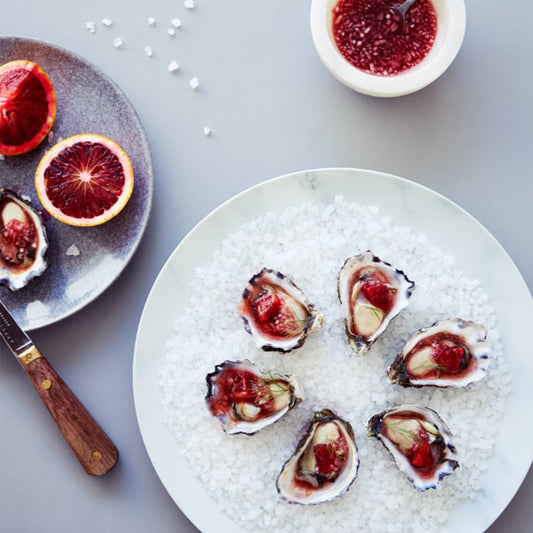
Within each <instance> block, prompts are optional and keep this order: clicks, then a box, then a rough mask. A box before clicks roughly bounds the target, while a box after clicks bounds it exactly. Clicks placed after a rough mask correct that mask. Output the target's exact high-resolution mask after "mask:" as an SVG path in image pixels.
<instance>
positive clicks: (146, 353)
mask: <svg viewBox="0 0 533 533" xmlns="http://www.w3.org/2000/svg"><path fill="white" fill-rule="evenodd" d="M298 180H302V181H306V180H307V185H305V186H307V187H309V191H308V193H307V194H308V195H311V196H314V195H316V194H319V193H317V192H316V191H315V190H313V186H314V185H313V184H315V185H316V183H317V182H318V184H319V186H321V185H322V182H333V181H334V180H338V181H340V182H344V183H345V184H348V182H349V181H350V180H355V181H356V182H358V184H359V185H365V186H366V185H372V188H373V187H374V186H375V185H377V188H376V190H375V193H370V194H375V197H376V198H375V202H373V203H375V204H376V205H378V207H380V210H381V212H382V214H385V215H387V214H388V213H387V212H386V211H384V210H383V207H382V206H381V205H380V201H381V198H380V195H389V196H390V195H391V194H392V196H394V190H395V189H398V191H401V192H402V193H403V194H407V196H408V200H411V199H412V198H413V197H416V196H420V195H422V197H424V198H427V199H432V200H434V201H435V202H437V203H438V204H439V205H441V206H443V207H442V208H443V209H447V210H449V211H450V215H449V217H450V219H458V221H459V222H461V223H464V224H466V226H467V228H468V231H466V232H465V233H466V234H467V235H466V238H468V236H469V235H468V234H469V233H472V234H474V235H475V236H476V237H479V238H480V240H481V241H482V242H480V243H479V246H486V247H487V248H488V250H489V251H491V252H493V253H495V254H496V255H497V256H498V257H497V259H498V260H497V261H496V263H497V264H498V265H500V264H501V265H504V267H505V269H506V274H507V275H508V276H509V277H510V278H509V279H510V282H511V283H510V285H508V286H509V287H510V291H511V294H512V295H513V297H516V298H518V301H519V303H520V305H521V309H523V311H524V312H523V313H521V315H522V316H523V317H524V324H526V323H527V320H533V301H532V300H531V296H530V295H529V290H528V288H527V285H526V283H525V281H524V280H523V278H522V276H521V274H520V272H519V271H518V269H517V268H516V266H515V265H514V263H513V262H512V260H511V258H510V257H509V256H508V254H507V252H506V251H505V250H504V249H503V247H502V246H501V245H500V244H499V243H498V241H497V240H496V239H495V238H494V237H493V236H492V235H491V234H490V232H489V231H488V230H487V229H486V228H484V226H482V225H481V223H479V222H478V221H477V220H476V219H475V218H474V217H473V216H472V215H470V214H469V213H468V212H466V211H465V210H464V209H462V208H461V207H460V206H458V205H457V204H455V203H454V202H452V201H451V200H449V199H447V198H446V197H444V196H442V195H441V194H439V193H437V192H435V191H433V190H431V189H429V188H427V187H425V186H423V185H420V184H417V183H415V182H412V181H410V180H407V179H405V178H400V177H398V176H394V175H391V174H386V173H383V172H377V171H372V170H365V169H350V168H323V169H316V170H308V171H301V172H293V173H289V174H285V175H283V176H279V177H277V178H273V179H270V180H267V181H264V182H262V183H259V184H258V185H255V186H253V187H251V188H249V189H247V190H245V191H243V192H241V193H239V194H237V195H236V196H234V197H232V198H230V199H229V200H227V201H226V202H224V203H223V204H221V205H220V206H219V207H218V208H216V209H215V210H213V211H212V212H211V213H210V214H208V215H207V216H206V217H205V218H204V219H203V220H201V221H200V222H199V223H198V224H197V225H196V226H195V227H194V228H193V229H192V230H191V231H190V232H189V233H188V234H187V235H186V236H185V238H184V239H183V240H182V241H181V242H180V243H179V245H178V246H177V247H176V249H175V250H174V251H173V252H172V254H171V255H170V257H169V258H168V260H167V261H166V263H165V265H164V266H163V268H162V269H161V271H160V273H159V275H158V277H157V279H156V280H155V282H154V284H153V287H152V289H151V291H150V293H149V295H148V297H147V300H146V303H145V306H144V309H143V313H142V316H141V319H140V322H139V327H138V330H137V336H136V341H135V349H134V359H133V368H132V378H133V392H134V402H135V412H136V416H137V421H138V424H139V428H140V432H141V435H142V439H143V443H144V445H145V448H146V450H147V453H148V455H149V457H150V460H151V462H152V464H153V466H154V469H155V471H156V473H157V475H158V476H159V478H160V480H161V482H162V484H163V486H164V487H165V489H166V490H167V492H168V493H169V494H170V496H171V497H172V499H173V500H174V502H175V503H176V504H177V505H178V507H179V508H180V509H181V510H182V511H183V512H184V513H185V514H186V515H187V517H188V518H189V519H190V520H191V521H192V522H193V524H194V525H195V526H196V527H197V528H199V529H200V530H201V531H202V532H203V533H214V532H217V533H218V532H224V533H225V532H228V533H229V532H232V533H233V532H235V531H239V532H241V531H244V530H242V529H241V528H239V527H238V526H236V525H235V524H233V522H231V520H230V519H229V518H228V517H226V516H225V515H223V514H222V513H220V512H219V511H218V509H217V508H216V504H215V502H214V501H213V500H212V499H211V498H210V497H209V495H208V494H207V492H206V490H205V488H204V487H203V485H202V483H201V482H200V481H199V480H198V479H196V478H194V476H193V475H192V472H191V471H190V467H189V465H188V462H187V461H186V460H185V459H184V458H182V457H179V456H178V455H177V453H176V452H175V451H173V447H175V446H176V444H177V443H176V442H175V440H174V437H173V436H172V434H171V433H170V431H169V430H168V429H167V428H166V427H165V426H164V425H163V423H162V421H161V419H160V417H157V416H154V412H160V409H161V405H160V397H159V386H158V383H157V375H158V373H159V369H160V367H161V364H162V362H163V361H164V347H165V344H166V341H167V340H168V339H169V338H170V336H171V335H172V322H173V320H174V318H175V317H176V316H177V313H176V314H172V315H171V316H170V313H169V311H172V307H173V306H174V305H175V304H174V303H173V302H172V301H170V300H174V298H172V299H169V298H168V297H167V296H168V289H169V287H168V286H164V284H166V283H167V282H169V281H170V282H171V283H175V284H176V285H175V286H174V287H172V288H173V289H177V287H178V285H177V284H178V281H177V280H176V279H175V278H173V277H172V273H171V270H172V268H174V267H176V268H178V269H180V268H181V269H183V268H185V267H183V265H181V266H180V263H182V262H183V260H184V259H186V257H183V254H184V253H185V252H184V250H185V251H187V250H186V248H187V247H188V246H190V243H191V242H192V243H194V241H195V239H197V238H198V237H199V236H202V237H204V236H205V235H202V234H203V233H205V231H206V229H207V230H211V229H212V230H214V233H216V234H218V238H216V239H215V240H214V241H212V242H210V243H208V244H205V242H204V245H205V246H206V249H207V250H208V251H209V254H210V253H211V252H212V251H213V250H214V249H215V248H216V247H217V246H218V245H219V243H220V241H219V240H218V239H219V238H223V236H224V232H225V231H226V230H225V228H221V227H220V224H219V225H218V226H216V224H217V223H220V221H221V219H223V218H224V217H226V218H228V217H229V218H233V217H234V216H235V213H234V212H233V211H232V210H233V208H235V207H236V206H237V207H238V205H237V204H238V203H239V202H241V201H242V200H243V199H253V198H255V200H256V201H257V200H258V199H259V196H262V197H263V198H262V201H264V202H265V203H266V205H268V201H267V200H265V199H264V198H265V197H266V195H265V194H261V193H264V192H265V190H271V189H276V188H277V189H278V192H279V188H281V187H283V188H285V189H286V187H287V185H290V186H295V187H296V186H297V182H298ZM314 182H315V183H314ZM359 182H360V183H359ZM365 182H368V183H365ZM370 182H372V183H370ZM295 183H296V185H295ZM352 185H353V184H352ZM345 192H346V191H338V194H343V193H344V194H345ZM365 194H366V193H365ZM308 199H309V198H308V197H306V198H303V199H302V201H304V200H308ZM347 199H348V200H349V201H355V199H354V198H350V197H347ZM252 203H253V202H252ZM362 203H366V204H367V203H368V202H362ZM257 214H258V215H259V214H262V211H260V212H259V213H257ZM439 214H441V213H439ZM406 216H411V215H406ZM237 220H238V217H237V218H236V219H235V220H234V223H237V222H236V221H237ZM245 221H246V220H242V221H241V222H240V223H242V222H245ZM393 222H394V217H393ZM448 222H449V221H448ZM416 231H420V230H418V229H417V230H416ZM462 238H463V237H462ZM206 253H207V252H206ZM206 253H204V255H206ZM194 260H195V258H193V261H192V262H193V263H194ZM196 260H197V258H196ZM194 266H196V264H194V265H193V267H192V271H194ZM189 268H190V267H189ZM172 280H173V281H172ZM187 281H190V280H187ZM486 289H487V290H488V292H489V294H490V293H491V291H490V290H489V289H490V288H489V287H486ZM158 293H159V294H158ZM528 296H529V299H528ZM178 305H179V304H178ZM161 312H162V314H163V315H165V317H164V319H162V318H161V316H159V318H157V319H156V316H155V315H154V313H155V314H156V315H157V314H158V313H159V315H161ZM497 314H498V313H497ZM499 318H500V317H499V316H498V319H499ZM154 327H155V329H154ZM516 338H517V335H516V332H515V331H513V332H512V334H511V335H510V336H508V338H507V339H505V340H503V343H504V349H505V352H506V355H507V356H508V355H509V353H510V345H512V344H513V343H514V342H516V341H515V339H516ZM518 340H519V336H518ZM154 354H155V355H154ZM524 361H525V357H524ZM524 361H522V359H520V360H519V361H518V362H519V363H523V362H524ZM525 362H526V367H525V368H524V369H520V368H519V369H517V372H516V374H517V376H518V377H517V376H514V375H513V380H514V386H515V390H514V392H513V393H512V394H511V395H510V396H509V398H508V400H507V402H506V406H505V411H504V416H503V418H502V421H501V424H500V425H501V426H502V427H501V428H500V430H499V432H498V435H497V437H496V445H495V451H494V454H493V457H492V458H491V459H490V461H489V468H488V470H487V472H489V473H490V474H491V476H492V477H489V476H488V473H487V472H485V475H484V476H483V477H482V489H483V490H482V491H480V492H478V493H477V496H476V498H475V499H474V500H468V501H463V502H461V503H460V504H458V505H457V506H456V507H454V508H453V510H452V511H451V512H450V520H449V521H448V523H447V524H446V525H445V526H444V527H443V529H442V532H443V533H453V531H456V530H457V529H453V528H454V524H455V525H456V524H457V523H459V524H461V525H463V526H464V524H465V523H464V520H465V519H466V520H470V521H471V523H470V524H468V525H469V529H468V530H469V531H471V532H472V533H474V532H476V531H479V532H481V531H484V530H485V529H486V528H488V527H489V526H490V525H491V524H492V523H493V522H494V520H496V518H497V517H498V516H499V515H500V513H501V512H502V511H503V510H504V509H505V507H506V506H507V505H508V503H509V502H510V501H511V499H512V498H513V496H514V495H515V493H516V492H517V490H518V489H519V487H520V484H521V483H522V481H523V479H524V477H525V475H526V474H527V471H528V468H529V465H530V464H531V456H532V453H533V452H532V451H530V450H528V449H527V447H526V448H524V447H522V448H519V449H516V446H517V444H516V443H513V444H512V446H513V447H514V448H513V449H512V450H509V446H508V445H507V443H506V444H505V445H503V441H502V432H503V429H505V427H506V426H507V425H509V424H511V426H512V423H513V420H512V419H513V417H514V416H517V415H515V414H514V410H513V409H511V407H512V405H513V404H514V403H516V402H520V401H524V397H525V400H526V401H527V400H528V396H529V397H531V393H530V392H529V390H527V389H526V387H525V384H524V382H522V381H521V378H520V376H521V375H523V374H525V376H526V378H525V379H526V380H527V379H529V380H530V379H531V373H532V372H531V370H532V368H531V366H532V365H531V363H530V362H529V361H525ZM513 363H516V362H515V361H514V359H513ZM510 366H511V371H512V370H513V366H514V365H510ZM518 366H520V365H518ZM518 370H520V371H518ZM154 379H155V382H154ZM522 426H523V425H522ZM502 428H503V429H502ZM519 431H523V432H526V433H528V434H526V438H529V439H531V438H533V430H532V429H531V428H522V429H520V430H519ZM526 442H528V441H527V440H526ZM529 442H531V440H529ZM509 451H511V452H512V453H511V454H509V456H510V457H512V458H513V464H515V465H517V466H516V467H513V468H511V466H512V465H509V464H508V462H506V460H503V463H504V464H500V463H502V461H501V460H500V459H498V460H496V458H495V457H496V456H498V457H500V455H501V457H503V458H504V459H505V457H506V454H505V452H509ZM509 469H511V472H510V473H509V471H508V470H509ZM502 476H504V477H505V476H506V477H505V482H503V481H502V479H501V478H502ZM494 479H496V480H498V481H499V483H495V482H494ZM183 480H185V481H186V487H185V484H184V483H183ZM472 506H474V509H475V510H476V511H478V512H477V513H472V512H471V511H472ZM474 515H475V516H474Z"/></svg>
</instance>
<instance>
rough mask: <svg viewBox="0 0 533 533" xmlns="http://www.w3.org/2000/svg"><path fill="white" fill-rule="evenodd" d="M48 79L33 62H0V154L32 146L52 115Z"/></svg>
mask: <svg viewBox="0 0 533 533" xmlns="http://www.w3.org/2000/svg"><path fill="white" fill-rule="evenodd" d="M56 107H57V104H56V95H55V92H54V87H53V85H52V82H51V81H50V79H49V78H48V76H47V75H46V74H45V72H44V71H43V70H42V69H41V68H40V67H39V66H38V65H36V64H35V63H32V62H31V61H26V60H17V61H11V62H9V63H5V64H4V65H2V66H0V154H3V155H19V154H25V153H26V152H29V151H30V150H33V149H34V148H35V147H36V146H38V145H39V143H40V142H41V141H42V140H43V139H44V138H45V137H46V135H47V134H48V132H49V131H50V129H51V128H52V124H53V123H54V120H55V116H56Z"/></svg>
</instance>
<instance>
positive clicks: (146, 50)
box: [144, 46, 154, 57]
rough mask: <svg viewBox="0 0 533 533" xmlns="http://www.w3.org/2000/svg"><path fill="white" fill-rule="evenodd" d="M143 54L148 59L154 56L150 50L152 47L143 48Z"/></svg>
mask: <svg viewBox="0 0 533 533" xmlns="http://www.w3.org/2000/svg"><path fill="white" fill-rule="evenodd" d="M144 53H145V54H146V55H147V56H148V57H152V56H153V55H154V51H153V50H152V47H151V46H146V47H145V48H144Z"/></svg>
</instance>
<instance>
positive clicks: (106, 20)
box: [102, 18, 113, 28]
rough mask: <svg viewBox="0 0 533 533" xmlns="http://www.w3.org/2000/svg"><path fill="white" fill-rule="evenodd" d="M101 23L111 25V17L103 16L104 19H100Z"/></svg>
mask: <svg viewBox="0 0 533 533" xmlns="http://www.w3.org/2000/svg"><path fill="white" fill-rule="evenodd" d="M102 24H103V25H104V26H107V27H108V28H109V26H111V25H112V24H113V21H112V20H111V19H108V18H104V19H102Z"/></svg>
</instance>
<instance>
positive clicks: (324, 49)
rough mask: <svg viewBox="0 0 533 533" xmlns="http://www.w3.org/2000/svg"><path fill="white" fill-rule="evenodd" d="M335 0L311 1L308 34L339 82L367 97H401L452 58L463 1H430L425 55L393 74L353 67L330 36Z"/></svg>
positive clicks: (463, 14)
mask: <svg viewBox="0 0 533 533" xmlns="http://www.w3.org/2000/svg"><path fill="white" fill-rule="evenodd" d="M338 1H339V0H313V3H312V4H311V34H312V36H313V42H314V43H315V48H316V50H317V52H318V55H319V56H320V59H321V60H322V62H323V63H324V65H326V67H327V68H328V70H329V71H330V72H331V73H332V74H333V76H335V77H336V78H337V79H338V80H339V81H340V82H342V83H344V85H347V86H348V87H350V88H351V89H354V90H356V91H359V92H360V93H364V94H369V95H371V96H381V97H390V96H402V95H404V94H409V93H413V92H415V91H418V90H419V89H422V88H423V87H425V86H426V85H429V84H430V83H431V82H433V81H435V80H436V79H437V78H438V77H439V76H440V75H441V74H442V73H443V72H444V71H445V70H446V69H447V68H448V67H449V66H450V64H451V62H452V61H453V60H454V58H455V56H456V55H457V52H459V48H461V44H462V42H463V37H464V34H465V27H466V12H465V4H464V0H431V2H432V3H433V7H434V8H435V11H436V13H437V23H438V26H437V37H436V39H435V43H434V45H433V47H432V48H431V50H430V52H429V54H428V55H427V56H426V57H425V58H424V59H423V60H422V61H421V62H420V63H418V64H417V65H416V66H414V67H413V68H411V69H409V70H406V71H405V72H402V73H400V74H397V75H394V76H374V75H372V74H367V73H366V72H363V71H362V70H359V69H358V68H356V67H354V66H353V65H352V64H351V63H349V62H348V61H347V60H346V59H345V58H344V56H343V55H342V54H341V52H340V51H339V49H338V48H337V46H336V44H335V39H334V37H333V23H332V18H333V8H334V7H335V5H336V4H337V3H338Z"/></svg>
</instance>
